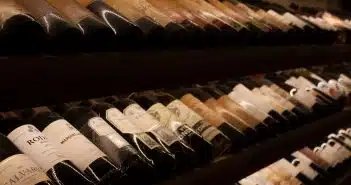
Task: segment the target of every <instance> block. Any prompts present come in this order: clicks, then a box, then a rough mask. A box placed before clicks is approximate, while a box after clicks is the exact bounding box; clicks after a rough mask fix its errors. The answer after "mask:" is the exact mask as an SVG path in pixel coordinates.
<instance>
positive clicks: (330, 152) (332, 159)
mask: <svg viewBox="0 0 351 185" xmlns="http://www.w3.org/2000/svg"><path fill="white" fill-rule="evenodd" d="M334 146H335V145H334ZM336 152H337V148H336V147H332V146H330V145H327V144H323V147H322V148H321V149H320V150H319V151H318V152H316V153H318V154H319V156H320V157H321V158H323V159H324V160H325V161H327V162H328V163H329V164H331V166H332V167H335V166H336V165H337V164H338V160H339V159H338V158H339V156H338V155H337V154H336Z"/></svg>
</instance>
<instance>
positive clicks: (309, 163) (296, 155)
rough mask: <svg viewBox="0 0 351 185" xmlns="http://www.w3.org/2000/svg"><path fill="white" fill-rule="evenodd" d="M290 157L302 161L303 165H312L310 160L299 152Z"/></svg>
mask: <svg viewBox="0 0 351 185" xmlns="http://www.w3.org/2000/svg"><path fill="white" fill-rule="evenodd" d="M292 156H294V157H296V158H298V159H299V160H300V161H302V162H303V163H305V164H306V165H308V166H310V165H311V164H312V163H313V162H312V160H311V159H310V158H308V157H307V156H306V155H305V154H303V153H301V152H299V151H296V152H294V153H292Z"/></svg>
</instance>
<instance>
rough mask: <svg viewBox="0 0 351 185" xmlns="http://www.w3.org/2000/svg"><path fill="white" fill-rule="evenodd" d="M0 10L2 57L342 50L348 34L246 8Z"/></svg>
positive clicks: (129, 5) (109, 4)
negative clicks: (232, 48) (221, 48)
mask: <svg viewBox="0 0 351 185" xmlns="http://www.w3.org/2000/svg"><path fill="white" fill-rule="evenodd" d="M0 7H1V9H0V15H1V25H2V27H1V32H0V33H1V34H0V35H1V40H2V42H4V43H6V47H3V48H2V51H8V50H11V49H13V50H16V51H17V52H19V51H32V50H35V49H36V50H38V51H41V52H46V51H50V52H61V51H106V50H115V49H116V48H126V47H128V46H131V47H132V48H137V47H138V46H139V45H141V46H161V47H165V46H178V45H181V46H184V47H189V46H200V47H204V46H213V44H216V43H220V44H226V45H227V44H228V45H237V44H264V45H267V44H330V43H345V42H348V37H347V36H349V31H350V29H351V24H350V19H349V17H348V16H347V14H337V15H336V14H333V13H332V12H328V11H321V10H316V11H315V12H311V11H306V12H304V11H294V10H293V9H289V7H283V6H280V5H278V4H273V3H268V2H264V1H250V0H242V1H237V0H174V1H170V0H103V1H98V0H3V1H2V2H1V4H0ZM145 41H146V42H145ZM28 43H31V46H30V47H28ZM136 43H140V44H136ZM143 43H147V44H146V45H145V44H143Z"/></svg>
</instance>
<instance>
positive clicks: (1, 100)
mask: <svg viewBox="0 0 351 185" xmlns="http://www.w3.org/2000/svg"><path fill="white" fill-rule="evenodd" d="M349 59H351V46H349V45H332V46H315V45H310V46H309V45H301V46H267V47H264V46H243V47H231V48H229V47H228V48H210V49H202V50H170V51H167V50H153V51H130V52H109V53H92V54H83V55H69V56H57V57H52V56H50V57H49V56H46V57H38V56H37V57H33V56H32V57H29V56H28V57H2V58H0V62H2V64H3V67H1V68H0V84H1V91H0V111H6V110H11V109H17V108H25V107H33V106H40V105H51V104H55V103H60V102H67V101H76V100H82V99H87V98H93V97H101V96H109V95H113V94H123V93H130V92H133V91H140V90H146V89H152V88H162V87H177V86H182V85H186V84H189V83H201V82H202V83H203V82H206V81H208V80H217V79H225V78H230V77H236V76H242V75H248V74H255V73H263V72H270V71H275V70H282V69H287V68H294V67H305V66H312V65H317V64H330V63H334V62H342V61H345V60H349ZM214 78H216V79H214Z"/></svg>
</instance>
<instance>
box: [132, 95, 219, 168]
mask: <svg viewBox="0 0 351 185" xmlns="http://www.w3.org/2000/svg"><path fill="white" fill-rule="evenodd" d="M153 94H154V93H152V92H144V93H140V94H135V95H133V96H132V97H131V98H132V99H133V100H135V102H137V103H138V104H139V105H140V106H141V107H143V108H144V109H145V110H146V112H147V113H149V114H150V115H152V116H153V117H154V118H156V119H157V120H158V121H159V122H160V123H161V124H163V125H164V126H166V127H167V128H168V129H170V130H172V131H173V132H174V133H175V134H176V135H177V136H178V137H179V138H181V139H182V140H183V141H184V142H185V143H187V144H188V145H189V146H191V148H192V149H194V150H195V152H196V153H197V156H196V160H198V162H199V164H200V165H203V164H207V163H208V162H209V161H211V160H212V159H213V156H212V145H211V144H210V142H208V141H206V140H205V139H203V138H202V137H201V135H200V134H198V133H197V132H195V131H194V130H193V129H192V128H191V127H189V126H188V125H186V124H184V123H183V122H182V121H181V120H180V119H179V118H178V117H177V116H176V115H175V114H174V113H173V112H171V111H170V110H169V109H168V108H167V107H166V106H164V105H163V104H162V103H160V101H159V100H158V99H157V97H155V96H154V95H153Z"/></svg>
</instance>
